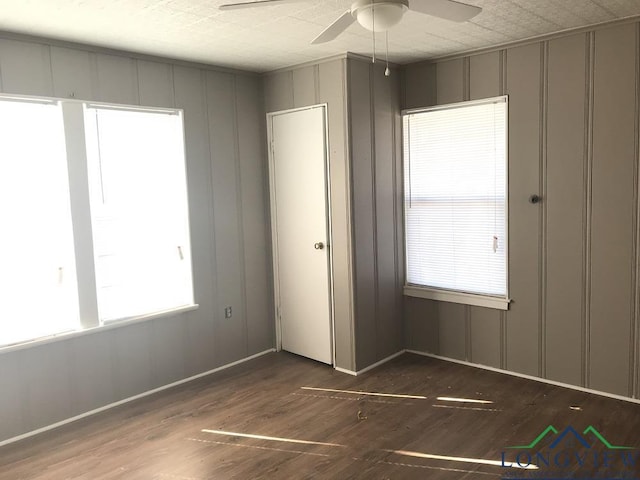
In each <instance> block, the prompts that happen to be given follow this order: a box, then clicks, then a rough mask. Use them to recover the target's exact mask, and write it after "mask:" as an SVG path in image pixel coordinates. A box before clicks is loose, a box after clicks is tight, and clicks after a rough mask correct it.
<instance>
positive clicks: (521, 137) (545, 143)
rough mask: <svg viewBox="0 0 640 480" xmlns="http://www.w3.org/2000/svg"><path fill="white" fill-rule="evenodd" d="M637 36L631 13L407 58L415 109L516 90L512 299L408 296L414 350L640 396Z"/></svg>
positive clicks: (408, 95)
mask: <svg viewBox="0 0 640 480" xmlns="http://www.w3.org/2000/svg"><path fill="white" fill-rule="evenodd" d="M639 39H640V26H639V25H638V24H637V23H629V24H623V25H617V26H614V27H609V28H602V29H598V30H595V31H591V32H586V33H580V34H574V35H570V36H563V37H557V38H554V39H551V40H548V41H543V42H538V43H533V44H529V45H524V46H518V47H514V48H507V49H505V50H502V51H496V52H492V53H486V54H482V55H474V56H469V57H464V58H456V59H451V60H447V61H441V62H438V63H436V64H431V65H427V64H417V65H412V66H409V67H407V68H406V70H405V72H404V73H405V82H404V104H405V107H419V106H425V105H428V104H435V103H448V102H455V101H461V100H467V99H474V98H482V97H490V96H495V95H500V94H508V95H509V115H510V117H509V249H510V262H509V264H510V265H509V278H510V294H511V297H512V299H513V303H512V305H511V308H510V310H509V311H508V312H506V313H501V312H499V311H497V310H489V309H483V308H478V307H468V306H462V305H454V304H447V303H439V302H432V301H428V300H421V299H415V298H406V299H405V308H406V309H405V344H406V347H407V348H409V349H415V350H420V351H426V352H431V353H435V354H440V355H443V356H446V357H451V358H455V359H460V360H468V361H470V362H474V363H479V364H484V365H489V366H493V367H500V368H504V369H508V370H511V371H514V372H519V373H525V374H529V375H534V376H539V377H543V378H547V379H551V380H556V381H561V382H565V383H569V384H572V385H578V386H584V387H588V388H593V389H596V390H601V391H605V392H610V393H615V394H619V395H624V396H633V397H636V398H637V397H639V396H640V385H639V381H638V375H639V374H640V361H639V360H638V358H639V356H640V345H639V342H638V327H639V322H638V270H637V268H638V267H637V265H638V260H639V258H638V252H639V247H640V245H639V243H638V242H639V238H638V226H639V225H638V214H639V208H638V199H639V191H638V160H639V149H638V145H639V138H638V135H639V133H638V126H639V124H640V119H639V117H638V116H639V111H640V110H639V108H638V94H639V92H638V85H639V84H640V78H639V71H640V70H639V64H638V62H639V55H640V51H639ZM534 193H536V194H540V195H541V196H542V197H543V201H542V203H540V204H538V205H532V204H530V203H528V202H527V199H528V197H529V196H530V195H531V194H534Z"/></svg>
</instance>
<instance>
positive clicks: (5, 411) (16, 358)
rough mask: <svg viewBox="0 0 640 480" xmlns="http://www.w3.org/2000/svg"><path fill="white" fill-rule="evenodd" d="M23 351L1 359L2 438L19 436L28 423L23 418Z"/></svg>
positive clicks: (0, 400) (0, 402) (0, 404)
mask: <svg viewBox="0 0 640 480" xmlns="http://www.w3.org/2000/svg"><path fill="white" fill-rule="evenodd" d="M21 357H22V351H17V352H14V353H12V354H6V355H4V358H2V361H0V391H1V392H2V395H0V412H1V413H2V415H1V418H2V429H1V430H0V433H1V434H2V437H0V438H11V437H14V436H18V435H20V434H21V433H23V432H24V431H25V430H24V428H25V424H26V423H27V422H26V421H25V419H24V418H23V408H24V401H23V399H24V398H25V393H24V385H21V382H20V377H22V371H21V369H20V366H21V360H22V359H21Z"/></svg>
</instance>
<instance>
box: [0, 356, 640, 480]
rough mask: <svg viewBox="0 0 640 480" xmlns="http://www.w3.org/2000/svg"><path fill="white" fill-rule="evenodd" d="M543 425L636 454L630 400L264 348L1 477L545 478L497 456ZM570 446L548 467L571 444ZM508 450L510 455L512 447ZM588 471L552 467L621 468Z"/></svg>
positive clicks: (17, 457)
mask: <svg viewBox="0 0 640 480" xmlns="http://www.w3.org/2000/svg"><path fill="white" fill-rule="evenodd" d="M378 394H384V395H378ZM439 397H440V399H439ZM442 397H447V398H449V400H446V399H442ZM452 399H467V400H475V402H464V401H454V400H452ZM482 402H486V403H482ZM549 425H553V426H554V427H555V428H556V429H557V430H558V431H559V432H560V431H562V430H563V429H565V428H566V427H569V426H571V427H573V428H574V429H575V430H576V431H579V432H583V431H584V430H585V429H586V428H587V427H588V426H590V425H591V426H594V427H595V428H596V429H597V430H598V431H599V432H600V433H601V434H602V435H603V436H604V437H606V439H607V440H608V441H609V442H610V443H611V444H612V446H628V447H633V448H634V449H637V448H640V405H636V404H632V403H628V402H623V401H618V400H613V399H608V398H603V397H599V396H595V395H590V394H586V393H582V392H576V391H573V390H568V389H564V388H560V387H554V386H550V385H545V384H541V383H538V382H534V381H529V380H524V379H519V378H514V377H510V376H506V375H502V374H498V373H494V372H488V371H483V370H478V369H474V368H471V367H466V366H461V365H456V364H453V363H448V362H444V361H440V360H435V359H430V358H424V357H419V356H417V355H412V354H404V355H402V356H401V357H398V358H396V359H394V360H392V361H391V362H389V363H387V364H385V365H383V366H381V367H379V368H377V369H375V370H373V371H371V372H369V373H367V374H364V375H362V376H359V377H351V376H348V375H345V374H341V373H338V372H336V371H334V370H333V369H331V368H330V367H327V366H324V365H321V364H318V363H315V362H312V361H309V360H306V359H303V358H300V357H297V356H295V355H291V354H287V353H274V354H269V355H266V356H264V357H261V358H259V359H256V360H253V361H251V362H248V363H246V364H243V365H240V366H238V367H234V368H233V369H229V370H226V371H224V372H219V373H218V374H215V375H211V376H209V377H207V378H204V379H200V380H197V381H194V382H191V383H189V384H186V385H183V386H180V387H176V388H174V389H171V390H168V391H165V392H161V393H159V394H156V395H153V396H150V397H147V398H144V399H141V400H138V401H136V402H132V403H130V404H127V405H123V406H121V407H118V408H116V409H113V410H110V411H108V412H104V413H101V414H99V415H95V416H93V417H90V418H87V419H84V420H81V421H78V422H76V423H74V424H71V425H68V426H65V427H62V428H59V429H57V430H54V431H51V432H48V433H45V434H42V435H40V436H38V437H35V438H31V439H27V440H25V441H22V442H19V443H15V444H12V445H8V446H6V447H4V448H1V449H0V479H1V480H17V479H55V480H62V479H86V480H103V479H104V480H107V479H109V480H111V479H126V480H129V479H132V480H137V479H144V480H156V479H157V480H205V479H216V480H218V479H221V480H224V479H243V480H245V479H312V478H313V479H340V480H342V479H380V480H390V479H429V480H432V479H433V480H440V479H442V480H453V479H466V480H469V479H492V478H494V479H499V478H503V477H504V478H542V477H541V476H540V475H541V472H544V471H546V470H545V468H546V467H545V468H541V469H539V470H538V471H537V475H538V476H537V477H535V476H533V475H534V473H536V472H535V471H530V470H524V469H514V468H504V467H502V466H501V462H502V460H501V457H502V454H503V453H502V452H505V448H506V446H513V445H528V444H529V443H530V442H532V441H533V440H534V439H535V438H536V437H537V436H538V435H539V434H540V433H541V432H542V431H543V430H544V429H545V428H546V427H547V426H549ZM557 437H558V435H556V436H552V437H549V438H557ZM584 438H587V436H585V437H584ZM588 438H589V440H590V441H592V440H594V437H592V436H590V437H588ZM569 441H570V442H571V441H572V442H573V443H569V444H568V445H565V446H564V447H562V448H563V450H560V448H561V447H557V448H558V449H557V450H553V451H551V454H552V459H551V463H553V455H555V454H557V453H558V452H564V453H563V455H572V453H571V452H572V451H573V450H576V449H577V448H578V447H580V445H577V446H576V441H575V439H574V440H569ZM544 442H547V438H546V437H545V439H543V440H542V441H541V442H540V443H539V445H538V447H540V446H542V445H543V444H544ZM547 443H548V442H547ZM595 443H596V442H595V441H594V445H595ZM546 447H547V448H548V445H546ZM601 447H602V445H600V446H599V447H597V446H594V447H593V448H592V449H590V450H589V451H588V453H589V454H590V455H591V454H592V453H594V452H595V449H596V448H601ZM602 448H604V447H602ZM572 449H573V450H572ZM606 450H607V451H608V452H609V454H610V455H614V454H617V452H621V451H623V450H619V449H618V450H615V449H606ZM532 451H533V450H529V452H532ZM506 452H507V457H506V460H507V461H506V462H505V463H506V464H507V463H513V461H514V459H515V457H514V455H516V454H517V452H516V451H515V450H508V449H507V450H506ZM598 452H599V450H598ZM624 452H628V454H629V455H631V457H628V458H629V461H632V460H633V459H636V458H637V455H640V453H638V452H639V451H638V450H624ZM605 453H606V452H603V454H605ZM594 454H595V453H594ZM597 455H599V453H597V454H596V456H597ZM634 456H635V457H634ZM442 457H455V458H448V459H445V458H442ZM525 458H526V452H525V455H524V456H522V458H521V459H522V463H523V465H526V463H527V462H526V461H524V459H525ZM567 458H568V457H567ZM598 458H599V457H598ZM477 460H480V461H485V460H489V461H494V462H497V463H498V464H496V465H493V464H486V463H478V462H477ZM561 462H565V460H564V457H561ZM609 462H610V463H611V464H613V463H614V460H613V459H610V460H609ZM574 463H575V462H574ZM587 463H588V462H587ZM638 463H639V464H640V462H638ZM552 466H553V465H552ZM586 468H587V466H585V465H583V466H582V467H580V466H575V467H574V466H573V464H571V465H568V466H567V467H566V468H563V469H558V467H557V465H556V468H555V470H554V475H555V478H566V477H565V476H562V477H558V475H565V474H566V472H569V471H571V472H573V473H572V474H576V475H577V474H578V473H580V475H581V477H580V478H596V477H595V475H596V473H598V472H599V473H598V474H599V475H600V477H599V478H604V477H602V475H601V474H603V473H607V472H609V473H607V475H609V476H608V477H606V478H613V476H612V475H613V469H614V468H620V469H622V464H620V465H615V466H614V465H609V466H608V467H606V468H605V467H603V466H602V465H598V466H597V468H595V467H594V465H591V466H590V467H589V468H590V471H591V473H589V475H591V476H590V477H586V476H585V475H587V473H584V472H583V469H586ZM639 468H640V467H638V465H635V466H634V465H630V466H629V465H625V466H624V469H625V471H624V472H622V473H624V474H625V477H621V476H620V475H621V473H619V472H618V471H616V477H615V478H638V477H640V474H639V471H640V470H639ZM607 469H608V470H607ZM596 470H598V472H596V473H594V472H595V471H596ZM549 472H551V471H550V470H549ZM550 475H551V473H548V474H547V477H544V478H549V476H550Z"/></svg>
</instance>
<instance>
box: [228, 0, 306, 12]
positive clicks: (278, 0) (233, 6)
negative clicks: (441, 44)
mask: <svg viewBox="0 0 640 480" xmlns="http://www.w3.org/2000/svg"><path fill="white" fill-rule="evenodd" d="M306 1H307V0H256V1H253V2H238V3H227V4H225V5H220V6H219V7H218V10H239V9H241V8H253V7H270V6H272V5H281V4H283V3H294V2H306Z"/></svg>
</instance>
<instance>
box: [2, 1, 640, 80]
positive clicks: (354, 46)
mask: <svg viewBox="0 0 640 480" xmlns="http://www.w3.org/2000/svg"><path fill="white" fill-rule="evenodd" d="M412 1H414V2H419V1H427V0H412ZM465 1H466V3H469V4H473V5H477V6H480V7H482V8H483V12H482V13H481V14H480V15H478V16H477V17H475V18H473V19H472V20H471V21H470V22H467V23H462V24H458V23H453V22H449V21H446V20H439V19H436V18H433V17H429V16H426V15H422V14H419V13H415V12H411V11H409V12H407V13H406V14H405V16H404V18H403V19H402V21H401V22H400V24H399V25H397V26H396V27H394V28H393V29H391V30H390V31H389V55H390V59H391V61H394V62H396V63H409V62H412V61H418V60H424V59H427V58H431V57H435V56H442V55H446V54H451V53H458V52H462V51H467V50H471V49H476V48H482V47H489V46H492V45H498V44H503V43H506V42H510V41H516V40H521V39H525V38H529V37H533V36H537V35H542V34H546V33H551V32H556V31H560V30H565V29H570V28H576V27H580V26H585V25H592V24H597V23H601V22H606V21H610V20H615V19H618V18H623V17H629V16H635V15H640V0H465ZM227 2H228V0H223V1H219V0H0V30H5V31H9V32H19V33H25V34H30V35H38V36H46V37H52V38H56V39H62V40H69V41H74V42H81V43H87V44H91V45H98V46H103V47H110V48H116V49H122V50H128V51H134V52H139V53H145V54H152V55H159V56H164V57H171V58H179V59H184V60H191V61H196V62H202V63H209V64H215V65H221V66H228V67H234V68H239V69H244V70H253V71H259V72H264V71H269V70H274V69H277V68H281V67H286V66H290V65H295V64H299V63H304V62H308V61H312V60H317V59H320V58H324V57H328V56H331V55H336V54H340V53H344V52H347V51H349V52H354V53H359V54H363V55H371V51H372V40H371V33H370V32H367V31H366V30H364V29H363V28H362V27H360V26H359V25H358V24H357V23H354V24H353V25H352V26H351V27H349V28H348V29H347V31H346V32H345V33H344V34H342V35H341V36H340V37H338V39H336V40H334V41H333V42H329V43H326V44H322V45H310V44H309V42H310V41H311V39H313V38H314V37H315V36H316V35H318V34H319V33H320V32H321V31H322V30H323V28H324V27H325V26H327V25H328V24H330V23H331V22H332V21H333V20H335V19H336V18H337V17H338V16H339V15H341V14H342V13H343V12H344V11H346V10H348V9H349V6H350V5H351V0H307V1H302V2H300V3H290V4H285V5H277V6H269V7H262V8H252V9H243V10H234V11H226V12H221V11H219V10H218V5H220V4H222V3H227ZM383 40H384V37H383V34H380V35H379V36H378V44H377V46H378V47H377V50H378V55H381V54H383V50H384V48H383Z"/></svg>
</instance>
